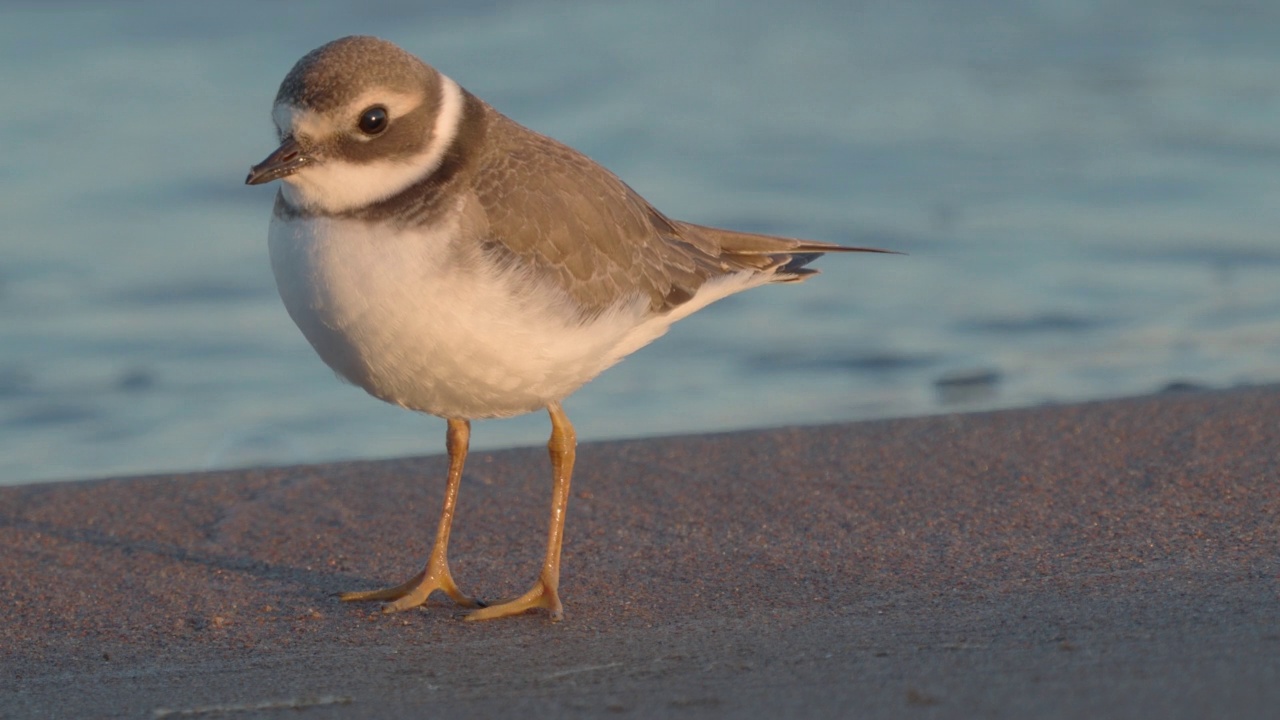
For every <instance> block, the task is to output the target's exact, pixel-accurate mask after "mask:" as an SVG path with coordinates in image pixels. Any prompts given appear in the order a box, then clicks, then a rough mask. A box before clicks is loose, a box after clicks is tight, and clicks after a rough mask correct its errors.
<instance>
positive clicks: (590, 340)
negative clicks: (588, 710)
mask: <svg viewBox="0 0 1280 720" xmlns="http://www.w3.org/2000/svg"><path fill="white" fill-rule="evenodd" d="M272 118H273V120H274V122H275V126H276V130H277V132H278V136H279V141H280V145H279V147H278V148H277V149H276V150H275V151H274V152H272V153H271V154H270V155H269V156H268V157H267V158H266V159H265V160H263V161H262V162H261V163H259V164H257V165H255V166H253V168H252V170H251V171H250V172H249V176H248V178H246V180H245V182H246V183H248V184H250V185H257V184H260V183H266V182H270V181H273V180H282V181H283V182H282V183H281V186H280V189H279V192H278V193H277V195H276V202H275V209H274V212H273V216H272V220H271V228H270V231H269V245H270V251H271V267H272V270H273V271H274V273H275V278H276V286H277V288H278V289H279V291H280V297H281V299H282V300H283V301H284V305H285V308H286V309H287V310H288V312H289V315H290V316H291V317H292V318H293V321H294V322H295V323H296V324H297V325H298V327H299V328H300V329H301V330H302V333H303V335H305V336H306V338H307V340H308V341H310V343H311V345H312V347H314V348H315V351H316V352H317V353H318V354H319V355H320V357H321V359H323V360H324V362H326V363H327V364H328V365H329V366H330V367H331V368H333V369H334V370H335V371H336V372H337V373H338V374H339V375H340V376H342V377H343V378H345V379H347V380H348V381H350V382H352V383H354V384H356V385H358V386H360V387H361V388H364V389H365V390H366V391H367V392H368V393H369V394H370V395H373V396H374V397H376V398H379V399H381V400H385V401H386V402H389V403H393V404H396V405H400V406H403V407H405V408H409V409H411V410H416V411H420V412H426V413H431V414H432V415H438V416H440V417H443V418H445V419H446V420H447V421H448V432H447V435H446V447H447V449H448V453H449V476H448V481H447V485H446V490H445V500H444V508H443V510H442V512H441V515H440V522H439V525H438V528H437V531H436V537H435V544H434V546H433V548H432V550H431V553H430V556H429V558H428V560H427V564H426V566H425V567H424V568H423V569H422V571H421V572H419V573H418V574H417V575H415V576H413V577H412V578H410V579H409V580H408V581H406V582H404V583H402V584H400V585H397V586H395V587H390V588H386V589H383V590H371V591H362V592H351V593H345V594H343V595H342V596H341V597H342V599H343V600H348V601H356V600H376V601H383V602H385V603H386V604H385V605H384V606H383V609H384V610H385V611H387V612H391V611H396V610H404V609H407V608H412V607H416V606H419V605H421V604H423V603H424V602H425V601H426V599H427V597H428V596H429V595H430V594H431V593H433V592H435V591H436V590H440V591H442V592H444V593H445V594H446V595H448V596H449V597H450V598H452V599H453V601H454V602H456V603H457V604H458V605H461V606H463V607H466V608H476V609H475V610H474V611H472V612H471V613H469V614H468V615H467V619H468V620H484V619H490V618H497V617H503V616H507V615H515V614H518V613H523V612H526V611H528V610H531V609H535V608H542V609H545V610H546V611H547V612H548V614H549V615H550V617H551V619H552V620H559V619H561V618H562V617H563V605H562V603H561V600H560V595H559V580H560V554H561V546H562V544H563V540H564V521H565V511H566V506H567V504H568V501H569V483H570V480H571V478H572V475H573V465H574V459H575V447H576V444H577V441H576V436H575V433H574V429H573V425H572V423H570V422H569V418H568V416H567V415H565V412H564V410H563V408H562V407H561V405H560V403H561V401H562V400H563V399H564V398H565V397H567V396H568V395H569V394H571V393H572V392H574V391H575V390H577V389H578V388H579V387H581V386H582V385H584V384H585V383H587V382H588V381H590V380H591V379H592V378H594V377H595V376H596V375H598V374H599V373H600V372H601V371H603V370H605V369H606V368H608V367H609V366H611V365H613V364H614V363H616V362H618V361H619V360H621V359H622V358H624V357H626V356H627V355H629V354H631V353H633V352H635V351H636V350H638V349H640V348H641V347H643V346H645V345H647V344H648V343H650V342H652V341H653V340H654V339H656V338H657V337H659V336H660V335H662V334H663V333H665V332H666V330H667V328H668V327H670V326H671V324H672V323H674V322H676V321H677V320H680V319H681V318H684V317H686V316H688V315H689V314H690V313H693V312H695V311H697V310H699V309H701V308H703V307H706V306H707V305H708V304H710V303H712V302H715V301H716V300H719V299H721V298H724V297H727V296H729V295H732V294H734V293H737V292H741V291H743V290H747V289H749V288H753V287H756V286H758V285H765V284H768V283H779V282H782V283H785V282H797V281H801V280H805V279H807V278H809V277H811V276H812V275H813V274H814V273H815V272H816V271H814V270H812V269H810V268H808V267H806V266H807V264H808V263H809V262H811V261H812V260H814V259H815V258H817V257H818V256H819V255H821V254H823V253H828V252H886V251H883V250H878V249H875V248H860V247H845V246H841V245H835V244H831V243H825V242H813V241H809V240H797V239H791V238H782V237H773V236H769V235H759V234H754V233H746V232H737V231H734V230H723V229H720V228H713V227H706V226H703V225H696V224H693V223H688V222H683V221H680V220H674V219H671V218H669V217H667V216H666V215H664V214H662V213H661V212H659V211H658V210H657V209H655V208H654V207H653V206H652V205H650V204H649V203H648V202H647V201H645V199H644V198H642V197H640V195H639V194H637V193H636V192H635V191H634V190H632V189H631V188H630V187H628V186H627V185H626V184H625V183H623V182H622V181H621V180H619V179H618V178H617V177H616V176H615V175H614V174H613V173H611V172H609V171H608V170H606V169H605V168H604V167H602V166H600V165H598V164H596V163H595V162H594V161H592V160H591V159H589V158H587V157H586V156H585V155H583V154H581V153H579V152H577V151H576V150H573V149H572V148H569V147H568V146H566V145H563V144H561V143H559V142H556V141H555V140H552V139H550V138H548V137H545V136H543V135H540V134H538V133H536V132H534V131H532V130H529V129H527V128H525V127H523V126H521V125H519V124H517V123H516V122H514V121H512V120H510V119H509V118H507V117H506V116H504V115H502V114H501V113H499V112H498V111H496V110H494V109H493V108H492V107H490V106H489V105H488V104H486V103H485V102H484V101H482V100H480V99H479V98H477V97H476V96H475V95H472V94H471V93H469V92H467V91H466V90H465V89H463V88H462V87H460V86H459V85H458V84H457V83H455V82H454V81H453V80H451V79H449V78H448V77H446V76H445V75H443V74H441V73H440V72H438V71H437V70H435V69H434V68H432V67H431V66H429V65H427V64H426V63H424V62H422V61H421V60H419V59H418V58H416V57H414V56H413V55H411V54H409V53H408V52H406V51H404V50H402V49H400V48H399V47H397V46H396V45H394V44H392V43H390V42H387V41H384V40H379V39H377V38H372V37H346V38H342V39H340V40H335V41H333V42H331V43H328V44H327V45H324V46H322V47H320V48H317V49H316V50H313V51H312V52H310V53H308V54H307V55H306V56H305V57H303V58H302V59H301V60H299V61H298V62H297V64H296V65H294V67H293V69H292V70H290V71H289V73H288V75H287V76H286V77H285V79H284V81H283V82H282V83H281V84H280V90H279V92H278V93H277V95H276V99H275V105H274V108H273V110H272ZM540 409H546V411H547V412H548V413H549V414H550V416H551V438H550V441H549V442H548V443H547V447H548V450H549V451H550V455H551V467H552V478H553V490H552V501H551V518H550V522H549V530H548V532H547V546H546V557H545V559H544V561H543V563H542V570H541V572H540V573H539V576H538V579H537V580H536V581H535V582H534V584H533V586H532V587H531V588H530V589H529V591H528V592H526V593H524V594H523V595H521V596H520V597H518V598H515V599H513V600H508V601H506V602H502V603H498V604H494V605H490V606H485V605H484V604H483V603H481V602H480V601H478V600H477V599H475V598H473V597H471V596H468V595H466V594H464V593H462V591H460V590H459V589H458V586H457V584H456V583H455V582H454V580H453V576H452V574H451V572H450V570H449V561H448V545H449V530H450V527H451V526H452V522H453V515H454V509H455V507H456V503H457V499H458V489H459V485H460V484H461V481H462V470H463V464H464V463H465V461H466V458H467V447H468V443H469V439H470V432H471V421H472V420H476V419H483V418H501V417H509V416H512V415H518V414H521V413H527V412H532V411H535V410H540Z"/></svg>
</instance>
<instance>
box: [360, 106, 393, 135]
mask: <svg viewBox="0 0 1280 720" xmlns="http://www.w3.org/2000/svg"><path fill="white" fill-rule="evenodd" d="M356 125H358V126H359V128H360V132H362V133H364V134H365V135H377V134H378V133H380V132H382V131H383V130H386V129H387V109H386V108H384V107H382V106H381V105H374V106H373V107H371V108H367V109H366V110H365V111H364V112H362V113H360V120H359V122H357V123H356Z"/></svg>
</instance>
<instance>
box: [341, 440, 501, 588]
mask: <svg viewBox="0 0 1280 720" xmlns="http://www.w3.org/2000/svg"><path fill="white" fill-rule="evenodd" d="M470 442H471V422H470V421H468V420H458V419H453V418H450V419H449V431H448V434H447V435H446V441H445V444H446V447H448V449H449V482H448V485H446V486H445V491H444V510H442V511H441V512H440V525H439V527H438V528H437V529H436V543H435V546H434V547H432V548H431V555H430V557H428V558H427V566H426V567H424V568H423V569H422V572H420V573H418V574H417V575H414V576H413V577H411V578H409V579H408V580H407V581H405V582H403V583H401V584H399V585H396V586H395V587H389V588H385V589H382V590H365V591H362V592H348V593H342V595H340V596H339V597H340V598H341V599H342V600H343V601H344V602H352V601H360V600H382V601H386V603H387V604H386V605H383V606H382V612H385V613H391V612H397V611H399V610H408V609H409V608H414V607H418V606H419V605H422V604H423V603H425V602H426V601H427V596H429V595H430V594H431V593H433V592H435V591H436V590H440V591H443V592H444V593H445V594H446V595H448V596H449V597H450V598H452V599H453V601H454V602H456V603H458V604H459V605H461V606H462V607H466V608H479V607H484V603H482V602H480V601H478V600H476V599H475V598H472V597H468V596H466V595H463V594H462V591H461V590H459V589H458V586H457V584H456V583H454V582H453V575H452V574H450V572H449V528H450V527H451V526H452V525H453V511H454V508H455V507H456V506H457V504H458V487H459V486H460V485H461V484H462V466H463V464H464V463H466V461H467V447H468V445H469V444H470Z"/></svg>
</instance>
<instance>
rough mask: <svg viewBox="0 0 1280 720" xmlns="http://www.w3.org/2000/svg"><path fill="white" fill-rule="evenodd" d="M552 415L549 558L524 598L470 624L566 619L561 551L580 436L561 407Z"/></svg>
mask: <svg viewBox="0 0 1280 720" xmlns="http://www.w3.org/2000/svg"><path fill="white" fill-rule="evenodd" d="M547 412H548V413H550V415H551V440H549V441H548V442H547V450H548V451H550V453H551V472H552V483H553V485H552V490H551V521H550V527H549V528H548V529H547V557H546V559H545V560H544V561H543V563H542V572H541V573H540V574H539V575H538V581H537V582H535V583H534V584H533V587H532V588H530V589H529V592H526V593H525V594H524V595H521V596H520V597H518V598H516V599H515V600H510V601H508V602H504V603H501V604H498V605H493V606H491V607H487V608H483V609H481V610H476V611H474V612H471V613H469V614H468V615H467V619H468V620H492V619H493V618H500V617H506V616H508V615H519V614H520V613H523V612H527V611H529V610H533V609H535V608H546V610H547V612H548V613H549V614H550V615H551V619H552V620H553V621H559V620H562V619H564V607H563V606H562V605H561V604H560V594H559V592H558V588H559V587H560V549H561V547H562V546H563V545H564V514H565V510H566V509H567V507H568V505H569V481H570V480H571V479H572V478H573V461H574V455H575V452H574V451H575V448H576V447H577V446H578V436H577V434H575V433H574V431H573V423H570V422H569V416H568V415H565V414H564V410H562V409H561V408H560V403H552V404H550V405H548V406H547Z"/></svg>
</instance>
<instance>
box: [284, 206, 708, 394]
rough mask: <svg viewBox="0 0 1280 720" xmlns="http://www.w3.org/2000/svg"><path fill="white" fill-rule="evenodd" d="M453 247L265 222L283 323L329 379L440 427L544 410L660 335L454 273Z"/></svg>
mask: <svg viewBox="0 0 1280 720" xmlns="http://www.w3.org/2000/svg"><path fill="white" fill-rule="evenodd" d="M457 234H458V227H457V225H456V223H452V224H451V223H449V222H445V223H443V224H440V225H437V226H434V227H428V228H423V229H419V230H414V231H406V230H397V229H395V228H393V227H391V226H389V225H369V224H367V223H364V222H361V221H355V220H334V219H326V218H303V219H294V220H279V219H274V220H273V221H272V223H271V232H270V248H271V267H272V270H273V271H274V272H275V277H276V286H277V287H278V289H279V291H280V297H281V298H282V299H283V300H284V304H285V307H286V308H287V309H288V311H289V315H290V316H291V317H292V318H293V320H294V322H295V323H297V325H298V327H299V328H300V329H301V330H302V332H303V334H304V335H305V336H306V337H307V340H309V341H310V342H311V345H312V346H313V347H314V348H315V349H316V352H317V353H319V354H320V357H321V358H323V359H324V361H325V362H326V363H328V365H329V366H330V367H331V368H333V369H334V370H335V371H337V372H338V374H340V375H341V376H343V377H344V378H346V379H347V380H349V381H351V382H352V383H355V384H356V385H359V386H360V387H362V388H364V389H365V390H367V391H368V392H369V393H370V394H372V395H374V396H376V397H378V398H381V399H383V400H386V401H387V402H391V403H395V404H397V405H402V406H404V407H407V408H411V409H414V410H420V411H424V412H428V413H432V414H434V415H440V416H444V417H461V418H486V417H503V416H509V415H516V414H519V413H524V412H529V411H532V410H536V409H539V408H542V407H545V406H546V405H547V404H548V403H549V402H551V401H554V400H560V399H562V398H564V397H565V396H567V395H568V394H569V393H571V392H573V391H574V390H576V389H577V388H578V387H580V386H581V385H582V384H583V383H585V382H587V381H588V380H590V379H591V378H593V377H595V375H597V374H598V373H600V372H601V371H602V370H604V369H605V368H607V367H609V366H610V365H612V364H613V363H615V362H617V360H618V359H620V358H621V357H622V356H624V355H625V354H626V353H629V352H632V351H634V350H635V349H636V348H638V347H641V346H642V345H644V344H646V343H648V342H649V341H651V340H652V339H653V338H655V337H657V336H659V335H661V334H662V333H663V332H664V331H665V329H666V327H667V325H669V324H670V320H668V319H665V318H662V319H656V318H652V317H646V308H645V302H644V301H643V299H637V300H636V301H634V302H630V303H627V304H624V305H622V306H620V307H619V308H616V309H615V310H614V311H612V312H609V313H606V314H605V315H603V316H602V317H601V318H599V319H598V320H595V321H593V322H592V323H591V324H589V325H582V324H579V322H578V321H577V320H576V318H575V315H574V313H573V312H572V311H571V310H570V308H569V307H568V305H567V302H568V300H567V298H566V296H565V295H564V294H563V293H562V292H558V291H557V290H556V289H555V288H548V287H546V286H545V285H536V284H533V283H530V282H528V281H527V280H521V279H520V278H519V276H518V275H517V274H516V273H514V272H506V273H503V272H499V271H498V270H497V269H495V268H486V267H467V266H464V264H463V263H461V262H459V261H458V260H457V258H458V257H459V255H458V253H456V252H454V250H453V243H455V242H456V241H457V239H458V238H457ZM724 294H728V293H727V292H726V293H724ZM721 296H723V295H721ZM682 314H683V313H682Z"/></svg>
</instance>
